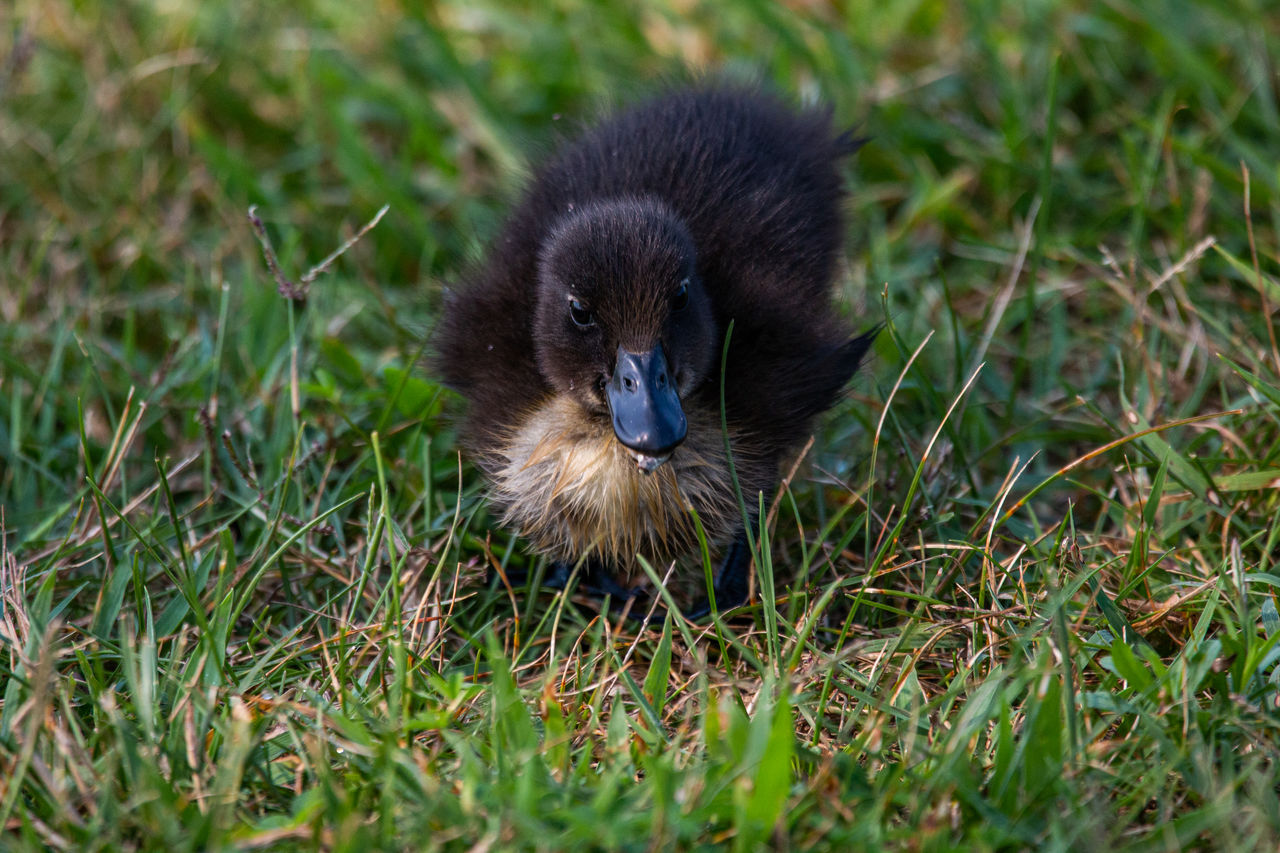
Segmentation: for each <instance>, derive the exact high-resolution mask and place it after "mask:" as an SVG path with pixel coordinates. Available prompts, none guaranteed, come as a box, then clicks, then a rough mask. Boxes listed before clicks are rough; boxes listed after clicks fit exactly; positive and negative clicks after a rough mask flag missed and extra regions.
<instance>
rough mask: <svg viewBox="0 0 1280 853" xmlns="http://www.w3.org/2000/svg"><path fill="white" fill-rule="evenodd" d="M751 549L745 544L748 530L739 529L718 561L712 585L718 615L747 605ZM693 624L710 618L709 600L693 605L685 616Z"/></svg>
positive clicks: (702, 600) (704, 599) (705, 599)
mask: <svg viewBox="0 0 1280 853" xmlns="http://www.w3.org/2000/svg"><path fill="white" fill-rule="evenodd" d="M750 574H751V546H750V545H749V544H748V543H747V531H746V530H745V529H744V530H739V531H738V535H737V536H735V537H733V542H732V543H730V545H729V550H728V551H727V552H725V555H724V559H723V560H721V561H720V568H719V570H718V571H717V572H716V576H715V579H714V581H713V582H712V591H713V592H714V593H715V599H716V606H715V609H716V610H717V611H719V612H720V613H724V612H726V611H729V610H733V609H734V608H735V607H741V606H742V605H744V604H746V603H747V593H748V591H749V589H750V586H749V585H750V580H751V577H750ZM685 615H686V616H687V617H688V618H689V619H691V620H693V621H695V622H701V621H703V620H704V619H706V618H707V617H708V616H710V615H711V599H710V598H703V599H701V600H700V601H698V602H697V603H695V604H694V605H693V607H692V608H691V609H690V610H689V612H688V613H686V614H685Z"/></svg>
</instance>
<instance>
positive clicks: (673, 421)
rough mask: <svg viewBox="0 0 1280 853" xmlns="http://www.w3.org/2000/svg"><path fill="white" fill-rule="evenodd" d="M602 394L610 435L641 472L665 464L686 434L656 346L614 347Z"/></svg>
mask: <svg viewBox="0 0 1280 853" xmlns="http://www.w3.org/2000/svg"><path fill="white" fill-rule="evenodd" d="M605 396H606V397H607V398H608V400H609V412H610V414H612V416H613V434H614V435H615V436H617V438H618V441H620V442H622V445H623V447H626V448H627V449H628V450H630V451H632V453H634V454H637V456H638V457H645V458H640V459H639V464H640V468H641V470H643V471H646V472H648V471H652V470H653V469H654V468H657V467H658V465H661V464H662V463H663V462H664V461H666V458H667V456H669V455H670V454H671V451H673V450H675V449H676V448H677V447H678V446H680V442H682V441H684V437H685V435H686V433H688V431H689V425H688V423H687V422H686V421H685V417H684V409H682V408H681V407H680V396H679V395H678V394H677V393H676V387H675V382H674V381H673V380H672V378H671V371H670V370H668V368H667V357H666V354H665V353H663V351H662V344H658V345H657V346H655V347H654V348H653V349H651V350H649V351H648V352H642V353H634V352H627V351H626V350H625V349H623V348H622V347H618V362H617V365H616V366H615V367H614V368H613V381H611V382H610V383H609V385H608V387H607V388H606V389H605ZM646 462H648V463H649V464H648V465H646Z"/></svg>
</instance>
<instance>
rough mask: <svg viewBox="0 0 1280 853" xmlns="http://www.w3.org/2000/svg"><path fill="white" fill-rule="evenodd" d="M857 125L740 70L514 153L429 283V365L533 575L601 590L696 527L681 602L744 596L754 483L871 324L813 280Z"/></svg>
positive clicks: (819, 273) (776, 471)
mask: <svg viewBox="0 0 1280 853" xmlns="http://www.w3.org/2000/svg"><path fill="white" fill-rule="evenodd" d="M862 141H863V140H861V139H859V138H858V137H857V136H856V135H855V133H854V132H853V131H851V130H844V131H841V130H838V129H837V128H836V126H835V125H834V124H833V120H832V116H831V111H830V110H829V109H827V108H824V107H821V106H810V107H796V106H793V105H792V104H790V103H789V102H788V101H787V100H786V99H785V98H784V97H783V96H781V95H779V94H777V93H775V92H773V91H770V90H766V89H765V88H764V87H762V86H758V85H737V84H725V83H720V82H716V83H702V84H696V85H689V86H686V87H682V88H674V89H669V90H666V91H663V92H660V93H659V94H656V95H653V96H651V97H649V98H648V99H645V100H641V101H639V102H637V103H635V104H633V105H631V106H629V107H625V108H622V109H620V110H619V111H617V112H615V113H614V114H612V115H609V116H606V117H605V118H603V119H602V120H599V121H598V122H596V123H594V124H590V125H586V126H584V127H583V128H582V129H580V130H579V131H578V132H577V133H576V135H574V136H571V137H570V138H569V139H567V140H566V141H564V142H563V143H562V144H561V145H560V146H559V147H558V148H557V150H555V151H554V152H553V153H552V154H551V155H550V156H549V157H548V158H547V159H546V160H544V161H543V162H542V163H541V165H539V166H537V167H535V168H534V169H533V170H532V174H531V176H530V178H529V180H528V182H527V185H526V186H525V187H524V189H523V191H522V192H521V193H520V195H519V196H518V198H517V200H516V203H515V204H514V205H513V207H512V209H511V212H510V214H509V216H508V217H507V218H506V220H505V223H504V224H503V225H502V226H501V227H500V229H499V231H498V234H497V236H496V239H495V240H494V241H493V242H492V244H491V245H490V246H489V247H488V249H487V251H485V252H484V253H483V256H482V257H481V258H480V259H479V260H478V261H477V262H476V263H475V264H474V265H473V267H472V268H471V269H469V270H466V271H465V272H463V273H462V274H461V275H460V276H459V279H458V281H457V282H455V283H454V285H453V286H452V287H451V288H450V289H449V292H448V293H447V294H446V298H445V301H444V308H443V312H442V317H441V319H440V321H439V324H438V327H437V333H436V334H437V335H438V340H437V356H436V362H437V366H438V369H439V370H440V372H441V374H442V378H443V380H444V383H445V384H446V385H447V386H449V387H451V388H453V389H454V390H455V391H457V392H458V393H459V394H460V395H461V396H462V397H463V398H464V399H465V401H466V405H467V409H466V413H465V415H464V417H463V419H462V421H461V423H460V429H459V442H460V444H461V445H462V448H463V450H464V451H465V452H466V453H467V454H468V455H469V456H470V457H471V458H472V460H473V461H474V462H475V464H476V465H477V467H478V468H479V469H480V471H481V472H482V473H483V475H484V477H485V478H486V480H487V482H488V500H489V501H490V503H491V505H492V506H493V507H494V508H495V509H496V510H497V512H498V514H499V515H500V520H501V523H503V524H504V525H506V526H508V527H510V528H513V529H514V530H515V531H516V532H517V533H518V534H519V535H520V536H521V537H522V538H523V539H524V541H525V542H526V543H527V544H528V546H529V547H530V548H531V549H532V551H534V552H536V553H538V554H543V555H545V556H546V557H547V558H548V559H549V561H550V566H551V570H550V571H549V572H548V574H547V577H548V578H551V579H554V580H553V585H557V584H558V585H564V584H565V583H567V578H568V577H569V573H570V572H571V571H573V570H574V569H575V568H576V569H578V570H579V571H580V578H581V580H582V586H581V587H580V588H581V589H586V590H588V591H591V592H595V593H596V594H598V595H601V596H613V599H614V600H615V601H619V600H624V599H626V598H627V597H628V596H630V595H633V594H634V592H635V590H636V588H637V586H638V581H640V580H642V579H643V577H644V574H643V571H642V568H641V566H640V563H639V560H640V559H641V558H644V559H646V560H648V561H650V565H660V564H665V563H667V562H669V561H672V560H676V559H678V558H681V557H683V556H688V555H696V554H699V553H700V547H701V546H700V542H704V541H705V542H709V543H711V544H712V546H713V547H715V548H717V549H720V550H722V555H721V557H720V560H719V567H718V569H717V570H716V572H715V574H714V580H713V584H712V589H711V591H710V592H711V593H712V594H713V596H714V598H712V597H710V596H709V597H708V598H706V599H703V600H701V601H700V602H698V603H695V604H694V605H693V606H692V607H691V608H689V610H688V612H687V613H686V615H687V616H690V618H699V617H705V616H706V615H708V614H709V613H710V612H711V610H712V607H711V602H712V600H714V602H715V609H716V610H730V609H733V608H736V607H739V606H741V605H743V604H744V603H746V601H747V597H748V591H749V574H750V565H751V553H750V548H749V546H748V543H749V541H750V537H749V536H748V533H747V530H748V527H750V526H754V525H756V524H758V518H757V512H756V510H755V508H756V507H758V506H760V502H759V497H760V496H761V495H763V496H764V498H765V500H766V501H767V500H768V499H770V497H771V495H772V493H773V490H774V489H775V487H776V485H777V482H778V480H779V477H780V471H781V466H782V464H783V463H784V462H786V461H787V460H789V459H790V458H791V457H793V456H794V455H795V454H796V453H797V452H798V448H799V446H800V445H801V444H802V443H803V442H804V440H805V439H806V438H807V437H808V435H809V433H810V430H811V428H812V424H813V421H814V418H815V417H816V416H817V415H818V414H820V413H822V412H824V411H826V410H827V409H829V408H831V407H832V406H833V405H834V404H835V403H836V401H837V400H838V399H839V397H840V395H841V394H842V392H843V389H844V387H845V385H846V383H848V381H849V380H850V378H851V377H852V376H853V374H854V373H855V372H856V371H857V369H858V367H859V365H860V364H861V363H862V361H863V360H864V357H865V356H866V354H867V351H868V349H869V348H870V346H871V344H872V342H873V340H874V337H875V334H876V330H875V329H874V328H873V329H871V330H869V331H865V332H863V333H861V334H854V332H853V330H852V327H851V324H850V323H849V322H848V321H846V320H845V319H843V318H842V317H841V315H840V312H839V311H837V310H836V307H835V304H834V295H833V281H834V278H835V275H836V271H837V267H838V263H839V260H840V253H841V245H842V240H843V235H844V227H845V226H844V217H843V212H842V205H843V203H844V201H845V198H846V190H845V188H844V185H843V182H842V179H841V175H840V163H841V161H842V160H843V159H844V158H846V157H848V156H849V155H851V154H853V153H854V152H855V151H856V150H857V149H858V148H859V147H860V146H861V144H862ZM735 475H736V476H735ZM735 479H736V482H735ZM739 496H743V497H744V500H742V501H741V502H740V500H739ZM744 508H745V513H744V511H743V509H744ZM699 528H701V533H700V530H699ZM700 536H701V537H703V538H701V539H700Z"/></svg>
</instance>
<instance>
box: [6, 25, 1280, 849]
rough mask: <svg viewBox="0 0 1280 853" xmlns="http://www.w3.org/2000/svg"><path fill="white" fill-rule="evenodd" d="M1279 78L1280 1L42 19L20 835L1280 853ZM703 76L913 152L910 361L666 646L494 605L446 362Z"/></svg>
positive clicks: (25, 300) (22, 459)
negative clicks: (496, 241) (524, 211)
mask: <svg viewBox="0 0 1280 853" xmlns="http://www.w3.org/2000/svg"><path fill="white" fill-rule="evenodd" d="M1278 68H1280V10H1277V9H1276V8H1275V6H1274V4H1269V3H1264V2H1256V0H1223V2H1219V1H1218V0H1131V2H1124V0H1112V2H1106V3H1097V4H1095V3H1085V2H1048V0H1041V1H1040V2H1030V3H1015V2H1000V1H999V0H967V2H964V3H950V2H945V0H848V2H838V1H837V2H823V0H815V1H814V2H810V1H809V0H790V2H787V3H784V4H774V3H770V2H767V0H743V2H739V3H733V4H729V3H723V4H718V3H710V2H698V0H658V2H653V3H647V4H633V5H628V4H619V3H603V2H591V0H554V2H548V3H536V2H531V0H439V2H436V3H429V4H417V3H408V2H400V0H378V2H371V3H367V4H357V3H345V2H337V0H299V2H295V3H289V4H285V3H250V2H239V0H219V2H200V0H152V2H142V0H117V2H112V0H15V2H11V3H9V4H6V5H4V6H3V8H0V849H3V850H10V849H12V850H45V849H52V850H99V849H103V850H115V849H131V850H132V849H136V850H165V851H169V853H176V851H181V850H205V849H256V848H273V849H294V848H303V849H326V850H358V851H362V853H363V851H369V850H400V849H404V850H411V849H412V850H416V849H449V850H479V851H484V850H505V849H528V850H563V849H602V850H604V849H609V850H612V849H622V850H667V849H710V848H719V847H726V848H730V849H734V850H759V849H783V850H826V849H829V850H850V849H909V850H953V849H964V850H971V849H972V850H1017V849H1061V850H1113V849H1114V850H1181V849H1222V850H1232V851H1239V850H1254V849H1257V850H1275V849H1276V845H1277V843H1280V797H1278V795H1277V793H1278V789H1277V778H1280V646H1278V645H1277V644H1278V643H1280V611H1278V610H1277V593H1278V591H1280V569H1278V567H1277V562H1278V561H1280V346H1278V345H1277V332H1276V322H1275V320H1276V311H1277V308H1278V307H1280V155H1278V153H1277V152H1280V91H1278V87H1280V78H1278V76H1277V69H1278ZM698 69H714V70H716V72H717V73H721V74H726V75H730V76H734V77H737V78H747V79H757V80H760V81H762V82H764V83H765V84H767V85H769V86H772V87H774V88H776V89H778V90H780V91H782V92H784V93H786V95H787V96H788V97H790V98H792V99H794V100H796V101H798V102H805V103H809V102H823V103H826V104H829V105H830V106H831V108H832V109H833V110H834V113H835V115H836V117H837V119H838V120H839V121H840V122H841V123H842V124H847V125H857V126H858V127H859V129H860V132H862V133H864V134H865V135H867V136H869V137H870V142H869V143H868V144H867V145H866V146H865V147H864V148H863V149H862V151H861V152H860V153H859V154H858V155H857V157H856V158H855V159H853V160H851V161H850V163H849V164H848V167H847V170H846V178H847V181H848V185H849V188H850V190H851V198H850V201H849V204H848V212H849V221H848V229H847V235H846V247H845V262H844V265H843V267H842V269H841V274H840V277H839V288H840V294H839V304H840V306H841V310H843V311H845V312H847V313H848V315H849V316H850V317H851V318H853V319H854V321H855V322H856V324H857V325H859V326H866V327H870V326H872V325H874V324H876V323H883V324H884V332H883V333H882V334H881V335H880V337H879V339H878V340H877V343H876V346H875V350H874V355H873V357H872V358H871V359H870V360H869V362H868V364H867V365H866V366H865V367H864V368H863V369H862V370H861V371H860V373H859V374H858V376H857V377H856V378H855V380H854V381H853V382H852V383H851V385H850V388H849V392H848V394H847V396H846V398H845V399H844V400H843V401H842V402H841V403H840V404H839V405H838V406H837V408H836V409H835V410H834V411H833V412H832V413H830V414H829V415H828V416H826V417H825V418H824V419H823V420H822V422H821V424H820V427H819V429H818V430H817V432H816V434H815V435H814V440H813V442H812V443H811V444H810V445H809V446H808V447H806V449H805V452H804V454H803V455H802V458H801V459H799V460H798V462H797V464H796V466H795V468H794V469H793V470H792V471H791V472H790V473H789V474H788V477H787V480H786V488H784V489H782V490H781V491H780V493H779V496H778V497H777V499H776V500H775V501H774V502H773V504H772V505H771V506H770V507H769V508H768V510H767V524H766V525H765V526H764V527H763V529H762V530H760V531H759V536H758V539H759V543H760V553H759V554H758V555H757V559H756V582H755V590H756V592H755V595H754V597H753V601H752V604H751V606H750V607H748V608H747V609H745V610H744V611H742V612H740V613H739V614H738V615H737V616H736V617H734V618H730V619H727V620H717V621H715V622H712V623H709V624H689V623H686V622H684V621H682V620H678V619H670V618H669V619H667V620H666V621H665V622H659V623H657V624H655V625H653V626H651V627H648V628H643V627H641V626H640V625H638V624H637V623H635V622H628V621H622V620H618V619H614V618H608V617H602V616H601V614H600V612H599V610H598V608H595V607H593V606H592V605H591V604H590V603H589V602H584V600H583V599H582V598H581V597H579V596H576V595H574V594H569V595H565V594H563V593H552V592H542V593H532V592H527V591H525V590H521V589H516V590H510V591H509V590H506V589H502V588H498V589H490V588H489V587H487V586H486V585H485V584H484V576H485V573H486V570H487V568H488V567H491V566H501V567H503V568H524V569H529V570H530V571H531V572H532V573H533V574H535V575H537V574H539V573H541V572H542V571H543V567H542V565H541V564H540V563H539V561H538V560H536V559H534V558H532V557H530V556H529V555H527V554H526V553H525V551H524V549H523V547H522V545H521V543H520V541H519V540H518V539H515V538H513V537H512V536H511V534H510V533H509V532H507V531H505V530H503V529H502V528H501V527H499V526H498V525H497V524H496V519H495V518H494V516H493V514H492V513H491V512H490V510H489V509H488V507H487V506H486V504H485V501H484V486H483V483H482V482H481V480H480V478H479V476H478V474H477V472H476V471H475V469H474V468H473V467H471V465H470V464H469V463H468V461H467V460H466V459H465V458H461V457H460V456H459V453H458V450H457V447H456V440H455V439H456V418H457V415H458V414H459V412H460V411H461V401H460V399H459V398H458V397H457V396H456V395H454V394H453V393H451V392H449V391H447V390H445V389H443V388H442V387H441V386H440V385H439V384H438V383H437V381H436V379H437V377H434V376H433V375H432V373H431V370H430V367H429V364H428V359H427V356H428V355H429V353H430V335H431V329H432V326H433V323H434V319H435V317H436V316H437V315H438V310H439V306H440V304H441V300H442V298H443V294H444V292H445V289H446V288H447V287H448V285H449V282H450V281H451V280H452V279H454V278H456V277H457V275H458V274H459V272H460V271H461V270H463V269H464V268H465V267H466V265H467V264H468V263H469V262H471V261H473V260H474V259H475V258H477V257H478V256H479V255H480V254H481V253H482V252H483V250H484V247H485V245H486V242H487V241H488V240H489V239H490V238H491V237H492V236H493V235H494V233H495V231H496V229H497V227H498V224H499V223H500V221H501V217H502V214H503V211H504V209H506V207H507V206H508V205H509V203H510V201H511V199H512V198H513V197H514V195H515V193H516V192H517V191H518V189H519V186H520V183H521V180H522V177H523V176H524V175H525V174H527V169H528V163H529V162H530V161H531V160H532V161H535V162H536V160H537V158H538V157H539V156H541V155H542V154H543V153H544V152H546V151H548V150H549V149H550V148H551V147H552V146H553V145H554V143H555V141H556V139H558V138H561V137H563V136H564V135H566V134H572V133H573V132H574V128H575V127H577V126H578V125H579V123H580V122H582V121H584V120H589V119H590V118H592V117H593V116H597V115H599V114H600V113H601V112H603V111H604V110H606V109H608V108H609V107H610V106H611V105H614V104H619V103H626V102H628V101H631V100H634V99H635V98H636V97H639V96H641V95H643V94H644V93H646V92H650V91H654V90H655V89H657V88H660V87H661V86H662V85H666V84H670V83H672V82H673V81H679V80H681V79H683V78H685V77H687V76H689V75H690V73H696V72H697V70H698ZM251 206H252V207H253V208H254V211H255V216H256V217H257V220H258V223H259V225H257V226H255V223H254V222H253V221H251V219H250V216H249V210H250V208H251ZM384 207H385V213H384V214H383V215H382V216H381V219H379V220H378V221H377V222H376V224H373V225H372V227H370V228H368V230H367V231H365V232H364V233H361V232H362V229H364V228H365V226H366V224H369V223H372V222H373V221H374V220H375V219H376V218H377V217H378V215H379V213H380V211H382V210H383V208H384ZM259 228H260V231H259V230H257V229H259ZM356 237H359V239H358V240H355V239H354V238H356ZM353 240H354V242H352V241H353ZM348 244H350V245H348ZM264 245H266V246H269V247H270V250H271V254H272V255H273V256H274V257H276V258H278V264H279V269H278V271H277V272H276V273H274V274H273V272H272V270H271V269H269V267H268V264H267V262H266V260H265V258H264V251H263V247H264ZM343 246H348V248H347V250H346V251H345V253H343V254H341V255H340V256H339V257H337V258H336V259H333V260H331V261H329V262H327V263H325V264H324V265H323V267H324V268H323V269H321V270H319V271H318V272H309V271H311V270H313V268H314V267H316V266H317V265H318V264H320V263H321V261H322V260H323V259H325V258H326V256H328V255H330V253H332V252H334V251H335V250H337V249H339V248H341V247H343ZM282 280H283V281H285V282H287V283H288V284H289V285H291V287H288V288H284V289H285V290H289V291H290V293H289V294H288V295H282V294H281V293H280V292H279V291H280V290H281V288H280V287H279V284H280V281H282ZM665 571H666V567H665V566H657V567H654V572H655V578H656V577H660V576H661V575H662V574H663V573H664V572H665ZM695 573H696V569H695ZM695 581H696V578H695Z"/></svg>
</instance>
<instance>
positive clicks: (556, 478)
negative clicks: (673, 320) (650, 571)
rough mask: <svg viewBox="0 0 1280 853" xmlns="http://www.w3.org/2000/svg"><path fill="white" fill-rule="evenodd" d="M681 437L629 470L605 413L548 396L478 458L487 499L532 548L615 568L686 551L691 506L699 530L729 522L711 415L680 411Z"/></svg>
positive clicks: (710, 532) (726, 478) (691, 533)
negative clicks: (667, 452) (648, 466)
mask: <svg viewBox="0 0 1280 853" xmlns="http://www.w3.org/2000/svg"><path fill="white" fill-rule="evenodd" d="M687 415H688V418H689V430H688V436H687V438H686V439H685V441H684V443H683V444H681V445H680V446H679V447H678V448H677V449H676V450H675V452H674V453H673V454H672V456H671V458H670V459H669V460H668V461H667V462H666V463H664V464H663V465H661V466H659V467H658V468H657V469H656V470H654V471H653V472H652V473H644V472H642V471H640V470H638V469H637V466H636V462H635V460H634V458H633V457H632V455H631V454H630V453H628V452H627V450H626V449H625V448H624V447H623V446H622V445H621V443H619V442H618V440H617V439H616V438H615V437H614V435H613V431H612V429H611V428H610V426H609V424H608V421H607V420H602V419H600V418H596V417H592V416H591V415H590V414H589V413H587V412H585V411H584V410H583V408H582V406H581V405H580V404H579V403H578V402H577V401H575V400H573V399H572V398H570V397H568V396H566V395H556V396H552V397H550V398H548V399H547V400H546V401H545V402H544V403H543V404H542V405H540V406H539V407H537V408H536V409H534V410H533V411H532V412H531V413H530V414H529V415H528V416H526V417H525V418H524V419H523V421H521V422H520V423H519V424H518V425H517V426H516V427H515V428H514V429H513V430H511V432H510V433H509V436H508V438H507V439H506V440H505V441H504V442H502V444H501V446H500V447H499V448H498V451H497V453H496V454H495V455H494V456H493V457H491V459H490V460H489V461H488V462H487V463H486V464H485V468H486V469H487V473H488V474H489V477H490V479H491V481H492V483H493V491H492V495H491V496H492V499H493V501H494V503H495V504H497V505H498V506H499V507H500V508H501V509H502V511H503V514H504V519H503V520H504V522H505V523H507V524H511V525H514V526H515V527H516V528H518V529H519V531H520V533H521V534H522V535H523V536H524V537H525V538H526V539H527V540H528V541H529V542H530V544H532V545H533V547H534V548H536V549H537V550H539V551H542V552H544V553H546V554H548V555H550V556H552V557H555V558H558V559H564V560H577V559H578V558H579V557H582V556H584V555H585V554H587V553H595V554H596V555H598V556H599V557H600V558H602V559H604V560H607V561H609V562H611V563H612V564H613V565H614V567H615V569H616V570H617V571H618V572H619V574H620V575H626V574H628V573H630V572H634V570H635V568H636V563H635V556H636V555H637V554H641V555H643V556H644V557H646V558H647V559H649V560H650V561H666V560H667V559H669V558H670V557H671V556H672V555H676V554H680V553H683V552H687V551H690V550H692V549H693V548H694V547H695V546H696V544H697V530H696V526H695V524H694V522H693V518H692V516H691V515H690V513H689V509H690V508H693V509H695V510H696V511H697V513H698V518H699V519H700V520H701V522H702V524H703V526H704V529H705V530H706V534H707V536H708V538H711V539H716V538H719V537H721V536H723V535H724V534H725V532H726V531H729V530H731V529H732V528H733V526H734V524H735V523H736V520H737V505H736V502H735V499H734V491H733V486H732V482H731V478H730V475H729V466H728V464H727V462H726V457H725V453H724V443H723V439H722V437H721V433H720V428H719V423H718V422H717V421H716V420H714V419H712V418H710V417H707V416H705V413H701V412H700V411H699V410H698V409H697V408H693V409H691V410H689V411H688V412H687Z"/></svg>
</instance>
